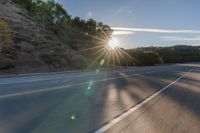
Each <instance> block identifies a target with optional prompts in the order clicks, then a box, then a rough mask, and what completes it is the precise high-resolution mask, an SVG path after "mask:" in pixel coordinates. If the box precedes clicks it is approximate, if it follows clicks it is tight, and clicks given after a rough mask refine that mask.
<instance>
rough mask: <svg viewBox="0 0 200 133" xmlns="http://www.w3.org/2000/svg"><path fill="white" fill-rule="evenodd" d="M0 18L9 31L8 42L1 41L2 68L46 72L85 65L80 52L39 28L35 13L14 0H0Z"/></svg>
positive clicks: (25, 71) (12, 70) (0, 62)
mask: <svg viewBox="0 0 200 133" xmlns="http://www.w3.org/2000/svg"><path fill="white" fill-rule="evenodd" d="M0 21H1V23H3V25H2V27H5V26H6V28H7V29H9V30H10V34H11V35H12V38H11V39H12V41H11V43H9V44H4V43H3V42H2V41H0V50H1V52H0V71H1V72H4V71H6V72H11V73H29V72H46V71H62V70H68V69H77V68H82V67H84V65H85V62H86V59H85V58H84V57H83V56H82V55H80V54H79V53H77V52H76V51H74V50H72V49H71V48H70V47H69V46H67V45H65V44H64V43H63V42H62V41H60V39H59V38H58V37H56V36H55V35H54V33H52V32H51V31H48V30H45V32H42V26H41V24H40V23H39V22H38V21H37V20H36V19H35V17H34V16H33V15H31V14H30V13H29V12H27V11H26V10H25V9H22V8H21V7H20V6H19V5H17V4H16V3H14V2H13V1H11V0H4V1H2V0H1V2H0ZM0 28H1V27H0ZM1 29H2V28H1ZM1 29H0V30H1ZM2 33H3V32H2ZM0 35H1V34H0Z"/></svg>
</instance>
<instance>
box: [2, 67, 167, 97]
mask: <svg viewBox="0 0 200 133" xmlns="http://www.w3.org/2000/svg"><path fill="white" fill-rule="evenodd" d="M164 70H167V69H164ZM160 71H162V70H160ZM160 71H158V70H157V71H149V72H145V73H141V74H130V75H127V76H126V77H132V76H134V75H135V76H140V75H143V74H150V73H155V72H160ZM121 78H124V77H123V76H122V77H109V78H105V79H101V80H94V82H104V81H109V80H114V79H121ZM86 83H89V82H81V83H78V84H69V85H64V86H60V87H52V88H45V89H37V90H29V91H23V92H17V93H11V94H5V95H0V99H4V98H9V97H13V96H21V95H28V94H33V93H39V92H47V91H52V90H60V89H65V88H68V87H72V86H78V85H84V84H86Z"/></svg>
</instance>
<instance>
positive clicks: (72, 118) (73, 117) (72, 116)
mask: <svg viewBox="0 0 200 133" xmlns="http://www.w3.org/2000/svg"><path fill="white" fill-rule="evenodd" d="M77 118H78V117H77V115H75V114H72V115H71V116H70V117H69V119H70V120H71V121H75V120H77Z"/></svg>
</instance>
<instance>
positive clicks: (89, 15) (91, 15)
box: [86, 11, 94, 18]
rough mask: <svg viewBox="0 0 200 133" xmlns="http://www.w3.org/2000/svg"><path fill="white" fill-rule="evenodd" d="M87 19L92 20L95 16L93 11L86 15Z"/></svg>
mask: <svg viewBox="0 0 200 133" xmlns="http://www.w3.org/2000/svg"><path fill="white" fill-rule="evenodd" d="M86 16H87V17H89V18H91V17H93V16H94V13H93V12H92V11H89V12H88V13H87V14H86Z"/></svg>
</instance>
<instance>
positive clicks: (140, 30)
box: [111, 27, 200, 34]
mask: <svg viewBox="0 0 200 133" xmlns="http://www.w3.org/2000/svg"><path fill="white" fill-rule="evenodd" d="M111 28H112V30H114V31H132V32H152V33H191V34H200V30H171V29H152V28H124V27H111Z"/></svg>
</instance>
